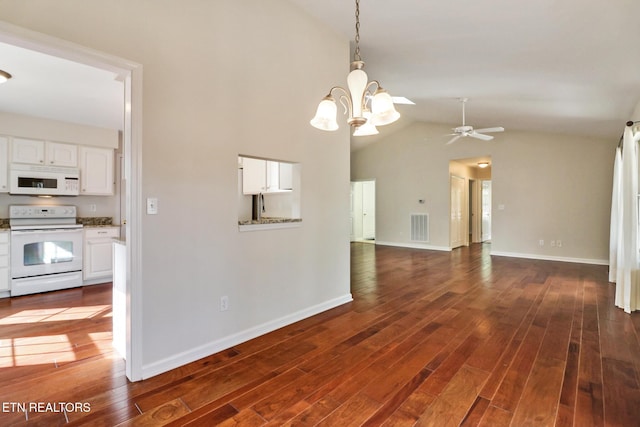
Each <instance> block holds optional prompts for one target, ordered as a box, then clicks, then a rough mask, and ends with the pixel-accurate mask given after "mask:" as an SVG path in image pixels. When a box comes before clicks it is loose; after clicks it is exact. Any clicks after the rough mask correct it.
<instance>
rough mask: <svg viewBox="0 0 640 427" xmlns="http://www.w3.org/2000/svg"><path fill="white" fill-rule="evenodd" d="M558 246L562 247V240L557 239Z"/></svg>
mask: <svg viewBox="0 0 640 427" xmlns="http://www.w3.org/2000/svg"><path fill="white" fill-rule="evenodd" d="M556 246H557V247H559V248H561V247H562V240H556Z"/></svg>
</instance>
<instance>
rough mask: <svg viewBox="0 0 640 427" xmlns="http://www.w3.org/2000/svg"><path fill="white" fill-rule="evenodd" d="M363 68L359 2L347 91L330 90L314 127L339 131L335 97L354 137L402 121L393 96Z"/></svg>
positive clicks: (313, 123) (342, 89) (358, 2)
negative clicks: (370, 77)
mask: <svg viewBox="0 0 640 427" xmlns="http://www.w3.org/2000/svg"><path fill="white" fill-rule="evenodd" d="M363 68H364V61H362V58H361V57H360V0H356V37H355V51H354V55H353V62H351V72H350V73H349V75H348V76H347V89H345V88H343V87H341V86H334V87H332V88H331V90H330V91H329V93H328V94H327V96H325V97H324V98H323V99H322V101H320V104H319V105H318V109H317V110H316V115H315V117H314V118H313V119H311V121H310V123H311V125H312V126H313V127H315V128H317V129H321V130H326V131H333V130H337V129H338V122H337V120H336V116H337V113H338V106H337V103H336V98H335V97H337V98H338V100H339V101H340V103H341V104H342V106H343V107H344V112H345V114H347V113H348V114H349V117H348V119H347V123H348V124H349V125H350V126H351V127H352V128H354V133H353V135H354V136H361V135H375V134H377V133H378V130H377V129H376V126H384V125H388V124H390V123H393V122H395V121H396V120H398V119H399V118H400V113H398V112H397V111H396V109H395V107H394V105H393V99H392V98H391V95H389V93H388V92H387V91H386V90H384V89H383V88H382V86H381V85H380V83H379V82H378V81H377V80H373V81H369V78H368V77H367V73H365V72H364V69H363ZM374 89H375V90H374ZM334 96H335V97H334Z"/></svg>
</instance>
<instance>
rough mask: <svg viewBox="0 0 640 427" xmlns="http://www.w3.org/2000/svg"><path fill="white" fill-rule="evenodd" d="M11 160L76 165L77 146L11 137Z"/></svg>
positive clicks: (40, 163) (15, 161)
mask: <svg viewBox="0 0 640 427" xmlns="http://www.w3.org/2000/svg"><path fill="white" fill-rule="evenodd" d="M11 161H12V162H13V163H27V164H33V165H49V166H66V167H78V146H76V145H74V144H64V143H61V142H50V141H42V140H38V139H27V138H13V141H12V145H11Z"/></svg>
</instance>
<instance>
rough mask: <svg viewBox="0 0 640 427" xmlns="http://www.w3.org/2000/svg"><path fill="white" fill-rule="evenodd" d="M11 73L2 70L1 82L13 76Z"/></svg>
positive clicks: (0, 72)
mask: <svg viewBox="0 0 640 427" xmlns="http://www.w3.org/2000/svg"><path fill="white" fill-rule="evenodd" d="M11 77H12V76H11V74H9V73H7V72H6V71H3V70H0V83H4V82H6V81H7V80H9V79H10V78H11Z"/></svg>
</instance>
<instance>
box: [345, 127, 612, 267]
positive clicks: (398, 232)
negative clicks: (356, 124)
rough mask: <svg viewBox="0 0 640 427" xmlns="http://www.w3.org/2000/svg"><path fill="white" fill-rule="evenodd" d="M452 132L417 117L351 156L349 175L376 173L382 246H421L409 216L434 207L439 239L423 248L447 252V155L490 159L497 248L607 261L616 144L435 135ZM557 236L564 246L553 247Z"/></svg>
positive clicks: (530, 136) (529, 136)
mask: <svg viewBox="0 0 640 427" xmlns="http://www.w3.org/2000/svg"><path fill="white" fill-rule="evenodd" d="M449 130H450V129H449V127H448V126H444V125H434V124H427V123H413V124H412V125H411V126H408V127H407V128H405V129H402V130H400V131H399V132H397V133H394V134H392V135H389V136H387V137H386V138H383V139H382V140H380V141H377V142H376V143H375V144H371V145H369V146H367V147H366V148H363V149H360V150H357V151H355V152H353V153H352V169H351V179H352V180H355V179H370V178H375V179H376V186H377V196H378V203H377V206H378V207H377V218H378V221H377V234H378V242H388V243H391V244H398V245H407V246H413V245H411V243H410V242H409V236H408V233H409V225H408V224H409V215H410V214H411V213H420V212H427V213H429V214H430V236H431V241H430V242H429V245H424V246H425V247H432V248H436V249H447V248H448V246H449V161H450V160H453V159H462V158H469V157H476V156H487V155H490V156H491V159H492V178H491V180H492V182H493V197H492V200H493V206H492V208H493V223H492V244H491V245H492V252H493V253H500V254H504V255H514V256H524V257H538V258H549V259H562V260H574V261H584V262H595V263H603V262H606V260H607V259H608V242H609V240H608V239H609V237H608V236H609V234H608V233H609V214H610V209H611V185H612V184H611V183H612V175H613V156H614V149H615V147H616V144H617V142H618V141H607V140H601V139H589V138H583V137H572V136H566V135H552V134H545V133H524V132H516V131H509V130H507V131H506V132H505V133H504V134H499V135H496V138H495V140H494V141H491V142H484V141H479V140H471V139H465V140H461V141H459V142H457V143H456V144H453V145H445V144H444V142H445V141H440V140H438V138H427V137H431V136H434V135H435V136H437V135H442V134H446V133H447V132H448V131H449ZM421 198H422V199H426V203H425V204H424V205H421V204H419V203H418V200H419V199H421ZM500 205H503V206H504V210H500V209H499V206H500ZM540 239H544V240H545V246H543V247H541V246H539V244H538V242H539V240H540ZM551 240H561V241H562V247H560V248H559V247H550V246H549V242H550V241H551Z"/></svg>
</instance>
